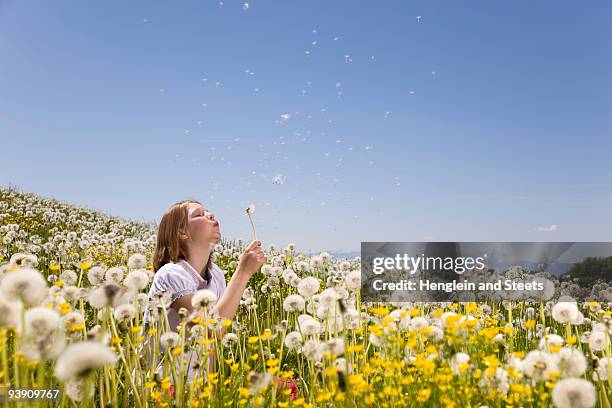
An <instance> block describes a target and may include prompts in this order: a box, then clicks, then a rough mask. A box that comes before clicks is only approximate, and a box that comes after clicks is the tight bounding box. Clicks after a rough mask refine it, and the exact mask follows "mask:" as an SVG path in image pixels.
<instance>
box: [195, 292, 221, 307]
mask: <svg viewBox="0 0 612 408" xmlns="http://www.w3.org/2000/svg"><path fill="white" fill-rule="evenodd" d="M215 303H217V295H216V294H215V292H213V291H212V290H209V289H202V290H198V291H197V292H196V293H194V294H193V296H191V306H193V307H194V308H196V309H199V308H207V309H210V308H211V307H212V306H214V305H215Z"/></svg>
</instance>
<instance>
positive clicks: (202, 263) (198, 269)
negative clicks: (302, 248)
mask: <svg viewBox="0 0 612 408" xmlns="http://www.w3.org/2000/svg"><path fill="white" fill-rule="evenodd" d="M220 239H221V231H220V229H219V222H218V221H217V220H215V216H214V214H213V213H212V212H210V211H209V210H207V209H206V208H204V207H202V204H201V203H199V202H198V201H195V200H184V201H181V202H179V203H176V204H174V205H173V206H172V207H170V209H169V210H168V211H167V212H166V213H165V214H164V216H163V217H162V219H161V222H160V224H159V230H158V233H157V247H156V248H155V253H154V255H153V268H154V270H155V271H156V273H155V276H154V277H153V283H152V284H151V289H150V291H149V298H151V297H152V296H154V295H155V294H157V293H160V292H169V293H170V301H171V304H170V309H169V310H168V321H169V324H170V330H173V331H175V330H176V327H177V325H178V323H179V321H180V317H179V315H178V311H179V310H180V309H181V308H185V309H187V310H188V311H189V312H191V311H192V309H193V308H192V305H191V296H192V295H193V294H194V293H195V292H196V291H198V290H200V289H209V290H211V291H213V292H214V293H215V294H216V295H217V299H218V301H217V303H216V304H215V306H214V308H213V309H212V312H211V314H212V315H213V316H217V317H219V318H221V319H229V320H232V319H233V318H234V316H235V315H236V310H237V309H238V306H239V304H240V299H241V298H242V294H243V292H244V289H245V288H246V285H247V283H248V281H249V279H250V278H251V276H253V274H254V273H255V272H257V270H258V269H259V268H260V267H261V266H262V265H263V264H264V263H265V262H266V256H265V254H264V252H263V251H262V249H261V242H260V241H253V242H251V244H250V245H249V246H248V247H247V248H246V250H245V251H244V252H243V253H242V255H241V257H240V260H239V262H238V266H237V268H236V272H234V275H233V276H232V278H231V279H230V281H229V284H227V285H226V283H225V276H224V275H223V271H222V270H221V269H220V268H219V267H218V266H217V265H215V264H214V263H213V262H212V260H211V257H210V254H211V252H212V248H213V247H214V245H215V244H216V243H217V242H219V240H220ZM146 320H147V316H145V321H146ZM189 354H193V353H192V352H190V353H189ZM190 360H191V359H190ZM209 363H210V362H209ZM209 367H210V366H209ZM193 371H194V368H193V365H192V364H190V366H189V374H188V378H189V379H191V378H192V377H193ZM274 381H275V383H276V384H277V386H280V385H281V384H282V383H284V385H285V386H286V387H288V388H290V389H291V397H292V398H295V397H296V396H297V386H296V382H295V380H291V381H289V382H287V381H286V380H283V379H279V378H274ZM171 391H172V393H173V391H174V387H173V386H172V388H171Z"/></svg>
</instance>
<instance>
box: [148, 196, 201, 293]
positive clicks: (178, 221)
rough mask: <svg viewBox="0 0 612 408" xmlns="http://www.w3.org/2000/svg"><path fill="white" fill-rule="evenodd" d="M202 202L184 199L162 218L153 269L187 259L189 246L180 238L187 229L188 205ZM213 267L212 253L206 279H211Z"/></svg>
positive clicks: (156, 269)
mask: <svg viewBox="0 0 612 408" xmlns="http://www.w3.org/2000/svg"><path fill="white" fill-rule="evenodd" d="M191 203H195V204H200V205H201V204H202V203H200V202H199V201H196V200H183V201H180V202H178V203H176V204H173V205H172V207H170V209H169V210H168V211H166V213H165V214H164V216H163V217H162V219H161V222H160V223H159V228H158V231H157V246H156V247H155V252H154V253H153V270H154V271H158V270H159V268H161V267H162V266H164V265H165V264H167V263H168V262H174V263H176V262H178V261H180V260H181V259H183V260H187V255H188V254H187V246H186V245H185V242H184V240H182V239H180V238H179V234H180V233H181V231H183V232H186V231H187V222H188V219H189V212H188V211H187V207H188V206H189V204H191ZM211 267H212V254H210V255H209V257H208V263H207V264H206V276H205V277H204V279H206V280H207V281H210V269H211Z"/></svg>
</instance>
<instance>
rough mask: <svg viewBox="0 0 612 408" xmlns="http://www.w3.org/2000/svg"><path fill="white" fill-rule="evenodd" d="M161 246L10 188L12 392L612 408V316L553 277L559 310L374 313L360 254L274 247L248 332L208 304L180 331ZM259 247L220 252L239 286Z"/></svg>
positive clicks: (189, 401) (118, 222)
mask: <svg viewBox="0 0 612 408" xmlns="http://www.w3.org/2000/svg"><path fill="white" fill-rule="evenodd" d="M245 228H248V224H245ZM155 233H156V228H155V226H154V225H150V224H145V223H138V222H133V221H126V220H122V219H119V218H117V217H113V216H110V215H108V214H104V213H101V212H97V211H92V210H89V209H84V208H79V207H76V206H72V205H69V204H66V203H62V202H58V201H56V200H52V199H46V198H42V197H39V196H37V195H35V194H30V193H23V192H20V191H17V190H16V189H14V188H2V189H0V343H1V344H2V353H1V356H0V385H2V386H5V387H14V388H52V389H60V390H61V392H60V396H59V398H58V399H57V400H56V401H52V402H45V403H38V404H40V405H41V406H42V405H44V404H48V405H53V406H58V405H59V406H62V407H82V406H133V407H146V406H162V407H165V406H189V407H200V406H212V407H235V406H238V407H252V406H274V407H276V406H278V407H302V406H303V407H328V406H330V407H331V406H342V407H352V406H368V407H370V406H371V407H395V406H430V407H449V408H450V407H532V406H534V407H548V406H556V407H560V408H568V407H573V408H580V407H595V406H598V407H610V398H611V395H610V394H611V392H612V355H611V353H612V348H611V344H610V331H611V330H612V306H611V303H609V302H602V301H595V300H593V301H586V302H577V301H573V299H572V298H571V295H572V290H573V288H572V285H571V284H567V283H564V284H561V283H560V282H558V281H557V280H556V279H555V278H554V277H553V276H551V275H550V274H546V273H545V272H539V274H541V275H542V274H543V275H546V276H545V277H546V278H547V279H550V280H551V281H552V282H554V283H555V288H554V294H553V297H552V299H550V300H547V301H544V300H541V301H529V302H527V301H521V302H508V301H503V302H501V301H500V302H462V303H459V302H458V303H450V302H449V303H425V302H419V303H397V304H394V303H377V304H365V303H362V302H361V300H360V286H361V272H360V259H359V258H356V259H349V260H347V259H337V258H335V257H332V256H330V255H329V254H327V253H321V254H316V255H306V254H304V253H301V252H300V251H299V250H298V248H297V247H296V245H295V244H292V243H291V244H288V245H287V246H286V247H276V246H274V245H270V246H269V247H268V248H267V250H266V255H267V263H266V264H265V265H264V266H263V267H262V268H261V270H260V272H258V273H257V274H256V275H255V276H254V277H253V278H252V279H251V282H250V285H249V287H248V288H247V289H246V290H245V292H244V294H243V296H242V300H241V305H240V309H239V312H238V314H237V316H236V318H235V319H234V320H233V321H223V320H219V319H217V318H215V316H213V315H212V314H211V313H210V311H211V308H212V306H213V305H214V304H215V302H216V301H217V299H216V297H215V295H214V294H213V293H212V292H210V291H207V290H202V291H199V292H197V293H196V294H195V295H194V296H193V298H192V304H193V306H194V311H193V312H191V313H189V312H187V311H186V310H184V311H181V312H179V314H180V316H181V317H182V322H181V324H180V325H179V327H178V328H177V330H176V331H175V332H173V331H170V330H169V329H168V327H169V324H168V319H167V316H166V311H167V310H168V308H169V306H170V305H169V297H168V295H167V294H161V295H159V296H156V297H154V298H151V299H150V298H149V297H148V295H147V294H148V288H149V285H150V283H151V280H152V277H153V274H154V271H153V270H152V266H151V255H152V252H153V249H154V247H155V243H156V237H155ZM264 239H265V238H264ZM246 244H247V243H246V242H244V241H243V240H240V239H237V240H234V241H228V240H223V241H222V242H220V243H218V244H217V245H216V246H215V248H214V253H213V255H212V256H213V261H214V262H215V263H216V264H217V265H219V267H220V268H221V269H223V270H224V271H225V273H226V278H228V279H229V277H230V276H231V275H232V273H233V271H234V270H235V268H236V266H237V263H238V257H239V255H240V254H241V253H242V252H243V250H244V247H245V245H246ZM519 272H520V273H528V272H527V271H519ZM513 273H518V272H517V270H516V269H514V270H513ZM592 290H593V291H594V292H595V291H597V293H612V291H611V290H610V288H609V287H607V286H606V284H605V283H596V284H594V285H593V289H592ZM587 298H588V297H587ZM592 298H593V299H594V298H595V297H592ZM608 300H610V299H609V298H608ZM145 312H147V314H148V315H149V316H150V317H149V321H147V322H146V323H145V322H144V321H143V315H144V313H145Z"/></svg>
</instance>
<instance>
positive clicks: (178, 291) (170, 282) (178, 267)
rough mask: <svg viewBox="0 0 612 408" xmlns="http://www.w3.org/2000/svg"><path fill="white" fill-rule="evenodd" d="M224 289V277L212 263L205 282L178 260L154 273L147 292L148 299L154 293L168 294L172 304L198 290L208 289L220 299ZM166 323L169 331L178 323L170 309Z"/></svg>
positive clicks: (189, 267) (188, 266) (172, 310)
mask: <svg viewBox="0 0 612 408" xmlns="http://www.w3.org/2000/svg"><path fill="white" fill-rule="evenodd" d="M226 287H227V284H226V282H225V275H224V274H223V271H222V270H221V268H219V266H217V265H216V264H215V263H214V262H213V263H212V267H211V270H210V281H209V282H207V281H206V280H205V279H204V278H203V277H202V275H200V274H199V273H198V272H197V271H196V270H195V268H194V267H193V266H191V265H190V264H189V262H187V261H185V260H180V261H178V262H177V263H173V262H169V263H167V264H165V265H164V266H162V267H161V268H159V270H158V271H157V272H155V276H154V277H153V283H152V284H151V289H150V290H149V299H151V298H152V297H153V295H155V294H156V293H159V292H169V293H170V294H171V301H172V302H174V301H175V300H176V299H178V298H180V297H182V296H185V295H189V294H192V293H195V292H197V291H198V290H200V289H209V290H211V291H213V292H214V293H215V294H216V295H217V299H221V296H222V295H223V292H225V288H226ZM145 320H147V316H145ZM168 321H169V322H170V329H171V330H175V329H176V326H177V325H178V323H179V321H180V319H179V316H178V313H177V312H176V311H175V310H174V309H172V308H170V309H169V310H168Z"/></svg>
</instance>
